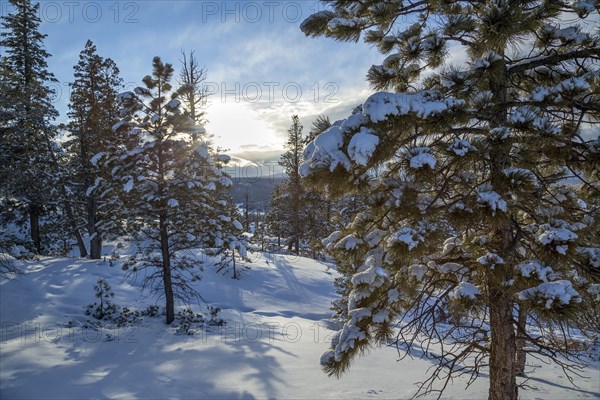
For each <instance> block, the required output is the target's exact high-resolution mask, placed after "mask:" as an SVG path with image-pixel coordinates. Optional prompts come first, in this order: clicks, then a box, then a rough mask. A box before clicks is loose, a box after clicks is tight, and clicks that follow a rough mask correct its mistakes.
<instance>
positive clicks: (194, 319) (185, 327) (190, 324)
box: [175, 307, 204, 335]
mask: <svg viewBox="0 0 600 400" xmlns="http://www.w3.org/2000/svg"><path fill="white" fill-rule="evenodd" d="M175 320H176V321H177V323H178V324H179V326H178V327H177V330H176V331H175V332H176V333H178V334H182V335H193V334H194V332H195V329H200V328H202V326H204V317H203V316H202V314H198V313H195V312H194V311H192V309H191V308H189V307H188V308H184V309H183V310H181V311H179V312H178V313H177V315H176V317H175Z"/></svg>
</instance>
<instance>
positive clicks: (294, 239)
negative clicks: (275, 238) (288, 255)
mask: <svg viewBox="0 0 600 400" xmlns="http://www.w3.org/2000/svg"><path fill="white" fill-rule="evenodd" d="M286 148H287V151H286V152H285V153H283V154H282V155H281V160H280V161H279V165H281V166H282V167H283V168H284V171H285V173H286V174H287V179H286V182H285V184H284V185H285V191H286V193H287V196H286V202H287V207H286V208H287V218H288V223H289V226H290V229H289V242H288V249H289V250H292V248H293V249H294V251H295V252H296V254H298V253H299V252H300V241H301V240H302V239H303V236H304V227H303V225H304V221H303V220H302V211H303V203H302V198H303V196H304V190H303V188H302V182H301V181H300V174H299V173H298V168H300V163H301V162H302V151H303V149H304V144H303V138H302V125H301V124H300V118H298V116H297V115H294V116H292V126H291V127H290V129H288V141H287V143H286Z"/></svg>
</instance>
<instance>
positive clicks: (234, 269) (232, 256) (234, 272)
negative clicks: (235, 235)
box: [231, 250, 238, 279]
mask: <svg viewBox="0 0 600 400" xmlns="http://www.w3.org/2000/svg"><path fill="white" fill-rule="evenodd" d="M231 260H232V261H233V279H237V278H238V275H237V269H236V268H235V250H233V253H232V254H231Z"/></svg>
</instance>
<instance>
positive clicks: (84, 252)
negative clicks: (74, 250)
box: [61, 185, 88, 257]
mask: <svg viewBox="0 0 600 400" xmlns="http://www.w3.org/2000/svg"><path fill="white" fill-rule="evenodd" d="M61 189H62V193H63V197H64V201H63V203H64V208H65V214H66V215H67V222H68V223H69V225H70V226H71V229H72V231H73V235H74V236H75V240H76V241H77V247H78V248H79V255H80V257H87V255H88V254H87V249H86V248H85V243H84V242H83V238H82V237H81V232H79V228H77V220H76V219H75V216H74V215H73V208H71V203H69V200H67V191H66V189H65V187H64V186H62V185H61Z"/></svg>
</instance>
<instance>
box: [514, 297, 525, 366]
mask: <svg viewBox="0 0 600 400" xmlns="http://www.w3.org/2000/svg"><path fill="white" fill-rule="evenodd" d="M526 328H527V307H525V306H524V305H522V304H520V305H519V315H518V318H517V344H516V346H517V360H516V362H517V366H516V368H517V376H520V377H524V376H525V362H526V361H527V353H526V352H525V344H526V340H525V329H526Z"/></svg>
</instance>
